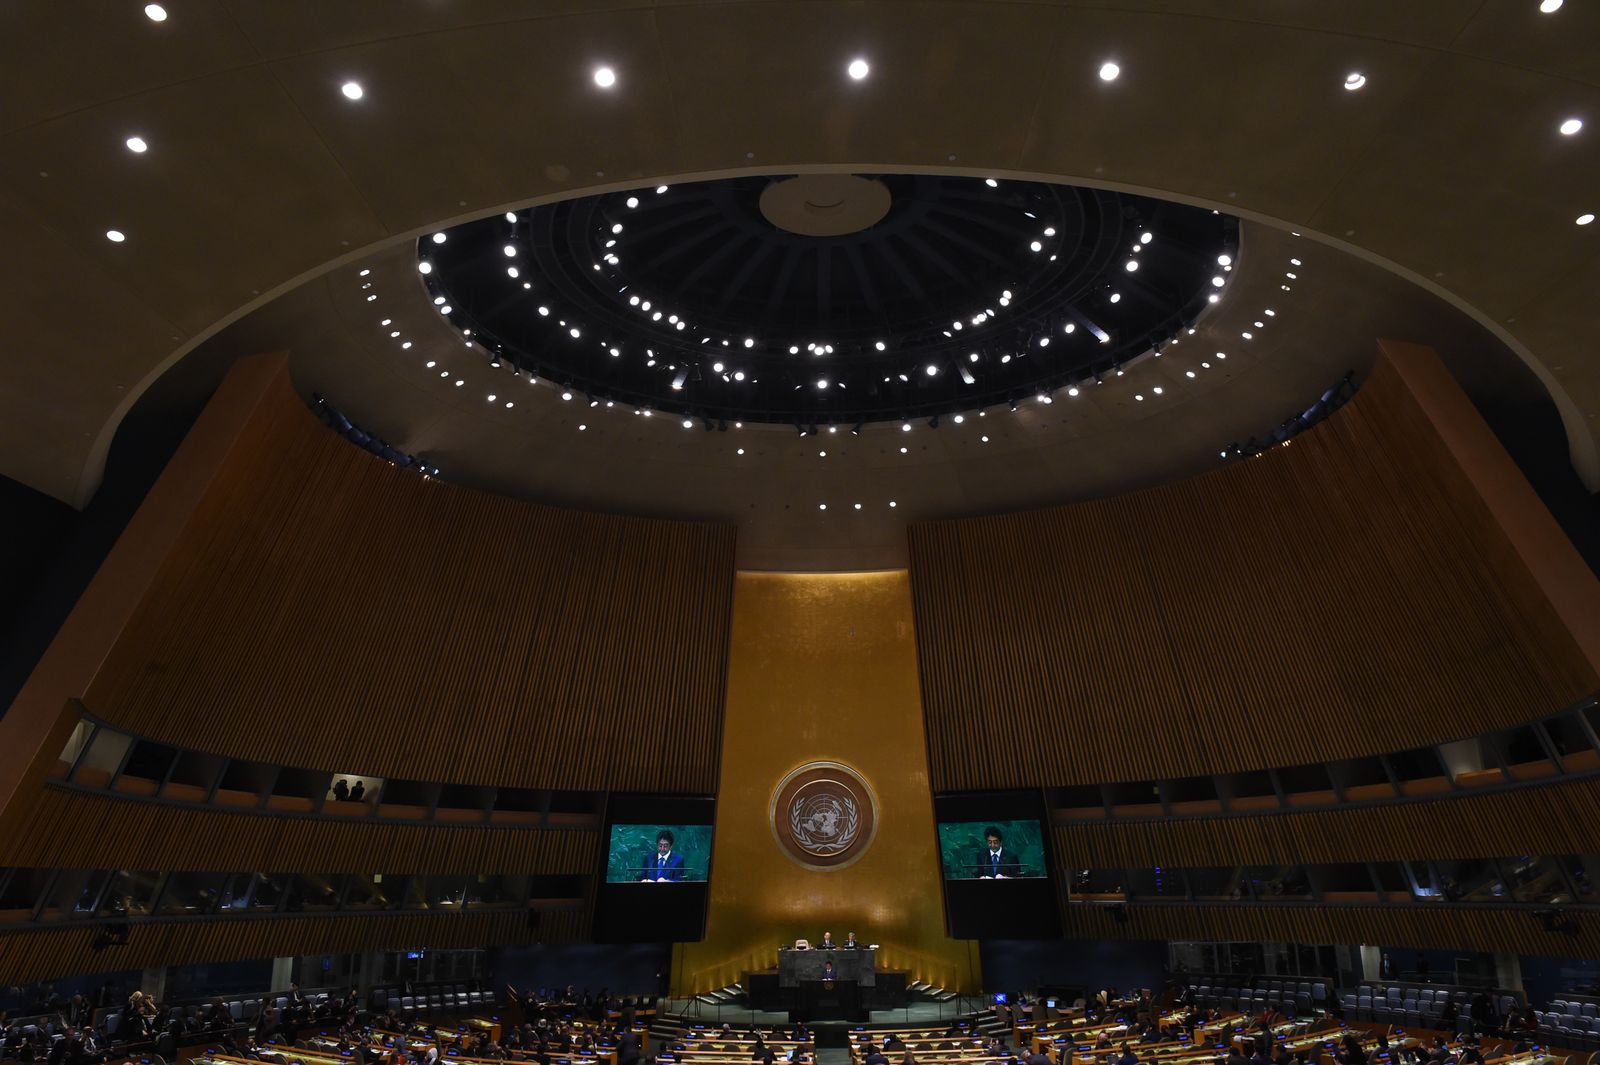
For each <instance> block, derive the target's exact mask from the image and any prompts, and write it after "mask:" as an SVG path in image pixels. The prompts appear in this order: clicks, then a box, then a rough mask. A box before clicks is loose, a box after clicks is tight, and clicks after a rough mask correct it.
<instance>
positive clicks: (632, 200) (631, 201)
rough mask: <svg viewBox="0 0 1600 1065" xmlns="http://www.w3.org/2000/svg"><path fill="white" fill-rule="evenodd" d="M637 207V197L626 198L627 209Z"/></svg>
mask: <svg viewBox="0 0 1600 1065" xmlns="http://www.w3.org/2000/svg"><path fill="white" fill-rule="evenodd" d="M637 206H639V197H637V196H629V197H628V207H629V208H630V209H631V208H634V207H637Z"/></svg>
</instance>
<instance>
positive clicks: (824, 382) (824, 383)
mask: <svg viewBox="0 0 1600 1065" xmlns="http://www.w3.org/2000/svg"><path fill="white" fill-rule="evenodd" d="M817 387H818V388H827V387H828V379H827V378H826V377H819V378H817Z"/></svg>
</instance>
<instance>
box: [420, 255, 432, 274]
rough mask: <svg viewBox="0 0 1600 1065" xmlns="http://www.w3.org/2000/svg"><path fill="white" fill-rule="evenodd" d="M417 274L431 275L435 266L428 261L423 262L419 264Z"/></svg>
mask: <svg viewBox="0 0 1600 1065" xmlns="http://www.w3.org/2000/svg"><path fill="white" fill-rule="evenodd" d="M417 273H419V274H431V273H433V264H432V263H430V262H429V261H428V260H426V259H424V260H422V261H421V262H420V263H418V264H417Z"/></svg>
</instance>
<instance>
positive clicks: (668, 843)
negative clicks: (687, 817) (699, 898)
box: [606, 821, 711, 884]
mask: <svg viewBox="0 0 1600 1065" xmlns="http://www.w3.org/2000/svg"><path fill="white" fill-rule="evenodd" d="M710 877H711V826H710V825H664V824H662V823H661V822H659V821H649V822H646V823H645V824H640V825H612V826H611V839H610V844H609V846H608V847H607V849H606V883H608V884H635V883H639V884H681V883H684V882H686V881H691V882H692V881H696V880H709V879H710Z"/></svg>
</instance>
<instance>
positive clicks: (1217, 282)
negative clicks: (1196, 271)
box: [1211, 274, 1228, 288]
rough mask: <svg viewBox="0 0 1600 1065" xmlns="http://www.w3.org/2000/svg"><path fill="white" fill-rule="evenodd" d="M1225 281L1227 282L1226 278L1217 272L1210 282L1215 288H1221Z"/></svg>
mask: <svg viewBox="0 0 1600 1065" xmlns="http://www.w3.org/2000/svg"><path fill="white" fill-rule="evenodd" d="M1227 283H1228V282H1227V279H1226V278H1224V277H1223V276H1222V275H1221V274H1218V275H1217V276H1216V277H1213V278H1212V279H1211V284H1212V286H1213V287H1215V288H1221V287H1222V286H1223V285H1225V284H1227Z"/></svg>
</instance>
